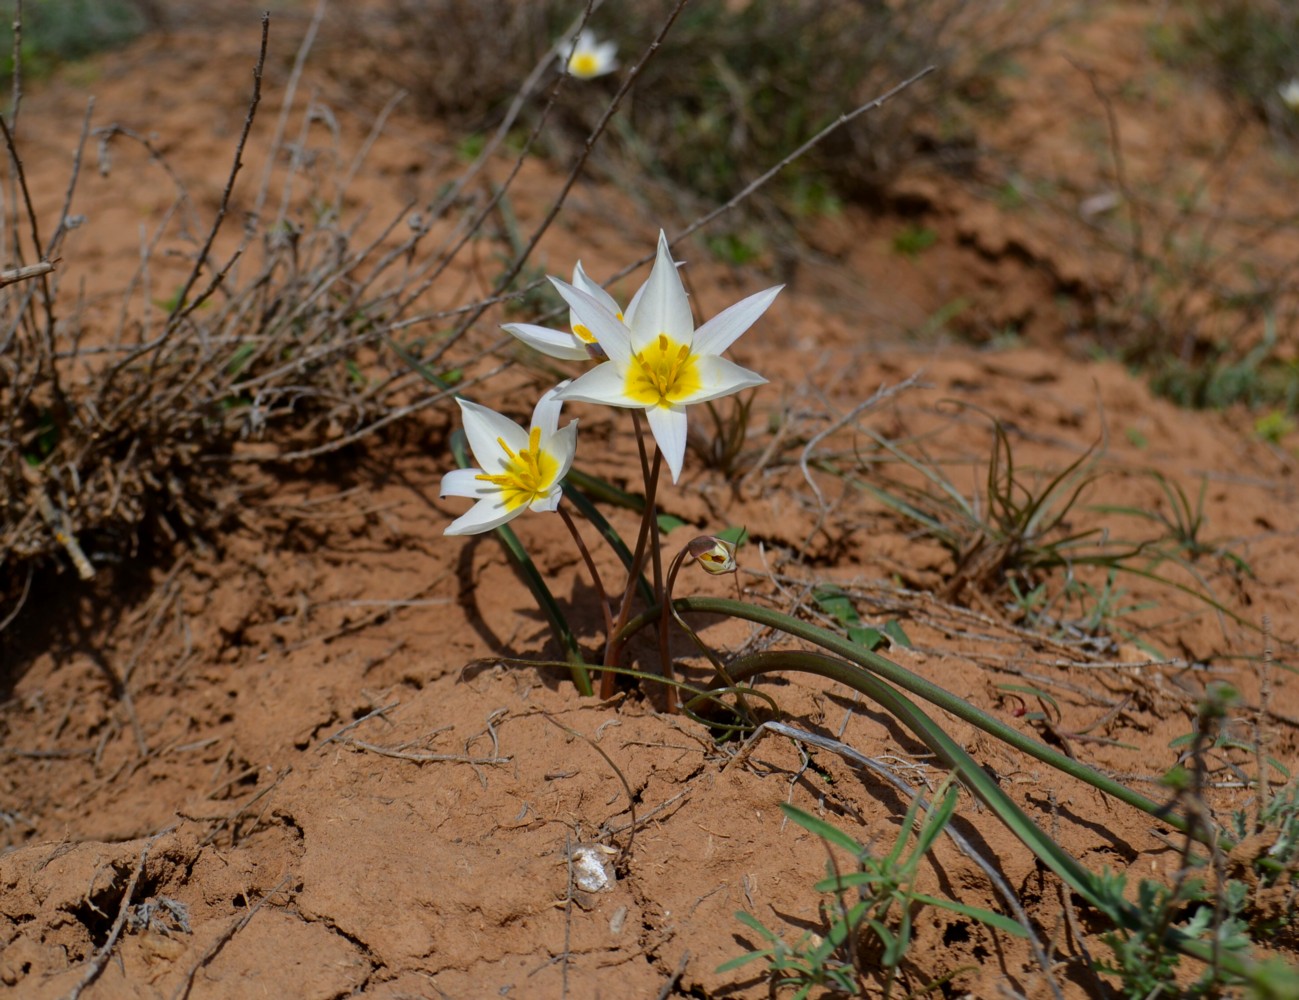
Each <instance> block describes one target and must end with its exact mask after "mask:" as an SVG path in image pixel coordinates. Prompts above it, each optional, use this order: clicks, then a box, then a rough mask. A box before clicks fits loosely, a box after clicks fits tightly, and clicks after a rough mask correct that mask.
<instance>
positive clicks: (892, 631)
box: [884, 618, 911, 649]
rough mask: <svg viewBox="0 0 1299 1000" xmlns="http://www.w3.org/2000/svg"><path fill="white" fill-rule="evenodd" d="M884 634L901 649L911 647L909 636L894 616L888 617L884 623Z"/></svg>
mask: <svg viewBox="0 0 1299 1000" xmlns="http://www.w3.org/2000/svg"><path fill="white" fill-rule="evenodd" d="M884 634H885V635H886V636H888V637H889V639H890V640H891V641H892V642H893V643H894V645H897V646H901V647H902V648H903V649H910V648H911V638H910V636H908V635H907V634H906V632H904V631H902V623H901V622H899V621H898V620H897V619H896V618H890V619H889V620H888V621H886V622H885V623H884Z"/></svg>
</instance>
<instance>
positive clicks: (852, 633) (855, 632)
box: [848, 627, 888, 650]
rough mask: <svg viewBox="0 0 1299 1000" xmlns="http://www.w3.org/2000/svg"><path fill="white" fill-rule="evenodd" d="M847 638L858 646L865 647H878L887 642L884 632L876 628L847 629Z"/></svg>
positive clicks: (873, 648)
mask: <svg viewBox="0 0 1299 1000" xmlns="http://www.w3.org/2000/svg"><path fill="white" fill-rule="evenodd" d="M848 638H849V639H851V640H852V641H853V642H855V643H857V645H859V646H863V647H865V648H866V649H871V650H875V649H879V648H880V647H881V646H884V645H887V644H888V639H887V638H886V637H885V635H884V633H883V632H881V631H880V630H879V629H877V628H857V627H853V628H850V629H848Z"/></svg>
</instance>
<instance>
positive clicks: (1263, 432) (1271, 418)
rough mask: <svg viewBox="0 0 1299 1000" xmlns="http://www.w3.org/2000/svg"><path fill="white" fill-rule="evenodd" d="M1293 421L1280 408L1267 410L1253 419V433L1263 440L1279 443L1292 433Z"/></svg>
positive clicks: (1293, 428)
mask: <svg viewBox="0 0 1299 1000" xmlns="http://www.w3.org/2000/svg"><path fill="white" fill-rule="evenodd" d="M1294 430H1295V422H1294V419H1293V418H1291V417H1288V416H1286V415H1285V414H1284V413H1282V412H1281V411H1280V410H1268V411H1267V412H1266V413H1264V414H1263V415H1262V416H1260V417H1259V418H1258V419H1257V420H1255V421H1254V433H1255V434H1256V435H1257V436H1258V437H1260V438H1262V439H1263V440H1264V441H1269V442H1271V443H1272V444H1280V443H1281V441H1282V440H1283V439H1285V438H1287V437H1289V436H1290V435H1291V434H1293V433H1294Z"/></svg>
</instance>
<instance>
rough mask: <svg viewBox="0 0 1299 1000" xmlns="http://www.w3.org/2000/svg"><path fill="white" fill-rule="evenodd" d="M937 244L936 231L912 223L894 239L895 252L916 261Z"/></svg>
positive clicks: (899, 231)
mask: <svg viewBox="0 0 1299 1000" xmlns="http://www.w3.org/2000/svg"><path fill="white" fill-rule="evenodd" d="M937 242H938V232H937V231H936V230H934V229H930V228H929V227H928V226H921V225H919V224H917V223H911V224H909V225H906V226H903V227H902V228H901V229H900V230H898V232H897V234H896V235H895V236H894V237H893V252H894V253H896V254H901V255H902V256H903V257H910V258H911V259H912V260H914V259H915V258H917V257H919V256H920V255H921V254H922V253H924V252H925V251H926V250H928V249H929V248H930V247H931V246H933V245H934V244H935V243H937Z"/></svg>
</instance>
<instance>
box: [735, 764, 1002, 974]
mask: <svg viewBox="0 0 1299 1000" xmlns="http://www.w3.org/2000/svg"><path fill="white" fill-rule="evenodd" d="M934 799H935V804H934V806H933V807H932V808H929V809H927V810H926V811H925V815H924V817H923V818H921V817H920V816H919V812H920V808H921V799H920V797H919V796H916V797H915V798H913V799H912V800H911V806H910V808H908V809H907V814H906V817H905V818H904V819H903V821H902V832H901V834H900V835H899V837H898V839H897V841H896V843H894V845H893V848H892V850H890V851H889V852H888V854H886V855H884V856H882V857H877V856H875V855H874V854H873V853H872V852H871V850H870V848H869V847H868V846H867V845H865V844H861V843H858V842H857V841H856V840H855V839H854V838H853V837H851V836H849V835H848V834H847V833H845V832H844V831H842V830H840V829H839V828H838V827H836V826H834V825H833V824H831V823H827V822H826V821H825V820H822V819H819V818H817V817H816V816H813V815H811V814H810V813H806V812H804V811H803V810H801V809H799V808H797V807H796V806H791V805H789V804H788V803H782V804H781V807H780V808H781V811H782V812H783V813H784V814H785V815H786V816H787V817H789V818H790V819H791V820H793V821H794V822H795V823H797V824H798V825H799V826H801V827H803V829H805V830H808V831H809V832H811V833H814V834H816V835H817V836H818V837H820V838H821V839H822V840H823V841H825V843H826V845H827V847H839V848H841V849H842V850H844V851H846V852H847V853H848V855H849V856H850V857H851V858H852V859H853V861H854V863H855V864H856V870H855V871H849V872H844V871H841V870H840V869H839V867H838V866H837V865H836V863H835V861H834V855H833V853H832V854H831V858H830V861H829V862H827V868H828V875H827V877H826V878H825V879H823V880H822V881H820V882H818V883H817V884H816V887H815V888H816V890H817V891H818V892H825V893H831V894H832V895H833V897H834V902H833V904H826V905H824V906H823V907H822V909H823V911H824V912H825V914H826V918H827V923H828V925H829V926H828V930H827V932H826V934H825V936H824V937H816V936H813V935H804V937H803V939H802V940H801V941H800V943H799V945H798V946H797V947H794V948H791V947H790V946H789V945H787V944H786V943H785V942H784V939H783V938H781V937H780V936H779V935H778V934H776V933H774V932H773V931H770V930H768V929H767V928H766V927H764V926H763V925H762V923H761V922H760V921H758V919H757V918H756V917H754V916H753V915H752V914H749V913H744V912H740V913H737V914H736V915H735V916H736V918H737V919H738V920H740V921H741V922H742V923H744V924H747V925H748V926H749V927H751V928H752V929H753V930H755V931H757V932H758V933H759V934H761V935H762V936H763V937H764V938H765V939H766V940H767V941H768V943H769V944H768V947H766V948H760V949H758V950H756V951H751V952H749V953H747V954H745V955H740V956H739V957H738V958H734V959H731V960H730V961H729V962H726V963H724V964H723V965H721V966H719V967H718V970H717V971H718V972H726V971H729V970H730V969H736V968H739V967H740V966H742V965H745V964H747V963H748V962H751V961H753V960H754V959H757V958H766V959H767V961H768V964H769V967H770V969H771V971H772V972H773V973H774V974H775V977H776V979H775V981H776V985H778V986H785V985H789V986H798V987H799V992H798V993H796V994H795V996H807V994H808V992H809V991H810V990H811V989H812V988H813V987H814V986H831V987H833V988H834V989H837V990H839V991H840V992H843V993H849V994H853V995H856V994H857V993H858V988H857V983H856V976H857V970H858V966H859V959H858V953H859V949H869V951H870V952H871V953H872V954H877V955H878V962H879V964H880V965H881V966H883V968H884V970H885V982H884V995H885V996H886V997H887V996H889V995H890V994H891V992H892V989H893V983H894V980H895V978H896V976H897V971H898V966H899V965H900V964H901V962H902V959H903V958H904V957H905V956H906V953H907V950H908V948H909V947H910V945H911V934H912V928H913V926H914V923H915V918H916V916H917V915H918V914H919V912H920V910H921V908H922V907H924V906H936V907H939V908H941V909H945V910H950V911H952V912H953V913H958V914H960V915H961V916H965V917H969V918H970V919H972V920H978V921H980V922H982V923H985V924H987V925H989V926H990V927H995V928H996V929H998V930H1000V931H1003V932H1005V933H1007V934H1012V935H1015V936H1016V937H1023V936H1024V935H1025V933H1026V932H1025V930H1024V928H1023V927H1021V926H1020V925H1019V924H1018V923H1016V922H1015V921H1014V920H1011V919H1010V918H1009V917H1004V916H1002V915H1001V914H1000V913H993V912H992V911H990V910H985V909H982V908H980V907H975V906H965V905H963V904H961V903H957V902H953V901H952V900H949V899H939V898H938V897H936V896H930V895H927V894H925V893H922V892H917V891H916V889H915V882H916V878H917V876H918V874H919V871H920V863H921V861H922V860H924V857H925V855H926V854H928V853H929V849H930V848H931V847H932V846H933V844H934V841H935V840H936V839H937V838H938V836H939V834H941V833H942V832H943V830H944V828H945V827H946V826H947V823H948V822H949V821H950V820H951V818H952V815H953V813H955V811H956V802H957V790H956V787H955V786H954V785H953V784H952V783H951V779H950V778H949V779H948V781H947V782H945V783H944V785H943V787H942V788H941V789H940V790H939V792H938V793H937V794H936V795H935V796H934ZM912 832H914V834H915V843H914V845H913V846H912V847H911V850H910V852H909V853H908V852H907V842H908V839H909V835H910V834H911V833H912ZM854 895H855V896H856V897H857V898H856V899H855V900H853V899H852V896H854Z"/></svg>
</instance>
